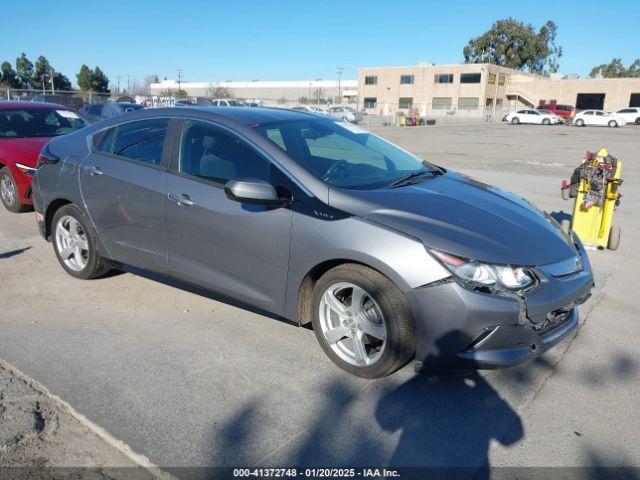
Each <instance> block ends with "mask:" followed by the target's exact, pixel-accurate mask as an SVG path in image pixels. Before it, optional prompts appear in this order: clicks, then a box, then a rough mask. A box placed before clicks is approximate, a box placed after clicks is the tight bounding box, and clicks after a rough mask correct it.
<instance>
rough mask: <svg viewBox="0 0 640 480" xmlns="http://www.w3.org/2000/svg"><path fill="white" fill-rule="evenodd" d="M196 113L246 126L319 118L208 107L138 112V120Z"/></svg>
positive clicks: (273, 110)
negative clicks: (157, 116)
mask: <svg viewBox="0 0 640 480" xmlns="http://www.w3.org/2000/svg"><path fill="white" fill-rule="evenodd" d="M194 111H201V112H207V113H210V114H211V115H212V117H213V116H216V117H224V118H226V119H229V120H233V121H235V122H237V123H240V124H242V125H245V126H250V125H254V124H260V123H269V122H282V121H295V120H308V119H309V118H319V117H318V115H316V114H314V113H310V112H306V111H302V110H288V109H284V108H269V107H252V108H243V107H207V106H193V107H169V108H148V109H146V110H144V111H138V112H137V113H138V115H140V116H138V117H136V118H143V117H146V116H155V115H157V114H173V115H175V114H178V116H179V115H180V114H182V113H184V114H185V115H190V114H193V112H194Z"/></svg>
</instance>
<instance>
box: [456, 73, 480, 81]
mask: <svg viewBox="0 0 640 480" xmlns="http://www.w3.org/2000/svg"><path fill="white" fill-rule="evenodd" d="M481 78H482V74H480V73H461V74H460V83H480V79H481Z"/></svg>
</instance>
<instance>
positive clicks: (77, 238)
mask: <svg viewBox="0 0 640 480" xmlns="http://www.w3.org/2000/svg"><path fill="white" fill-rule="evenodd" d="M52 239H53V250H54V251H55V252H56V257H58V261H59V262H60V265H62V268H64V270H65V271H66V272H67V273H68V274H69V275H71V276H72V277H75V278H80V279H83V280H89V279H92V278H98V277H100V276H102V275H104V274H105V273H107V272H108V271H109V266H108V265H107V263H106V262H105V261H104V259H103V258H102V257H101V256H100V252H99V250H98V241H97V237H96V234H95V232H94V230H93V228H92V227H91V225H90V223H89V221H88V220H87V219H86V217H85V216H84V214H83V213H82V211H81V210H80V209H79V208H78V207H76V206H75V205H65V206H63V207H61V208H60V209H58V210H57V211H56V213H55V215H54V216H53V221H52Z"/></svg>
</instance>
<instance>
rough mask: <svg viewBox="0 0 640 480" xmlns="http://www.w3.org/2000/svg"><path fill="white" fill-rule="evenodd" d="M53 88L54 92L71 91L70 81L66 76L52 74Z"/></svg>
mask: <svg viewBox="0 0 640 480" xmlns="http://www.w3.org/2000/svg"><path fill="white" fill-rule="evenodd" d="M53 86H54V88H55V89H56V90H66V91H71V90H73V87H72V86H71V81H70V80H69V79H68V78H67V76H66V75H63V74H62V73H60V72H56V71H54V72H53Z"/></svg>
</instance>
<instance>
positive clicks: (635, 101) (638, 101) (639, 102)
mask: <svg viewBox="0 0 640 480" xmlns="http://www.w3.org/2000/svg"><path fill="white" fill-rule="evenodd" d="M629 106H630V107H640V93H632V94H631V96H630V97H629Z"/></svg>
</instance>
